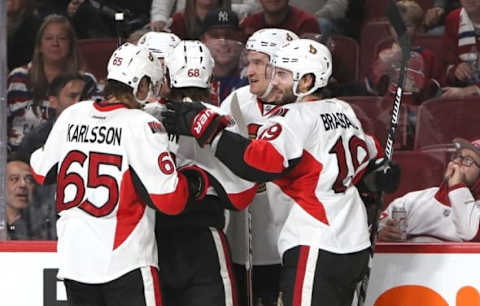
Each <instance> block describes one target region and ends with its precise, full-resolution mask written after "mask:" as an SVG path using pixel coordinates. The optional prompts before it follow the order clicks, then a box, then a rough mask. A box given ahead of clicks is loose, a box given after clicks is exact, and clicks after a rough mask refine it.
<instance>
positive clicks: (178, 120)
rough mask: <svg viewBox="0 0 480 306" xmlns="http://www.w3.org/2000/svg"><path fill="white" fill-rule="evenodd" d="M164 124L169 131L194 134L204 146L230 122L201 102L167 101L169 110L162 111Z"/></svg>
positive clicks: (188, 134) (227, 118)
mask: <svg viewBox="0 0 480 306" xmlns="http://www.w3.org/2000/svg"><path fill="white" fill-rule="evenodd" d="M162 115H163V116H164V119H163V121H162V122H163V124H164V125H165V128H166V129H167V132H168V133H171V134H176V135H187V136H193V137H195V139H196V140H197V142H198V144H199V145H200V146H201V147H203V146H205V145H206V144H210V143H211V142H212V140H213V138H215V136H216V135H217V134H218V133H219V132H221V131H222V130H223V129H224V128H225V127H227V126H228V124H229V123H230V118H229V117H227V116H222V115H220V114H218V113H216V112H214V111H213V110H211V109H208V108H206V107H205V106H203V105H202V104H201V103H199V102H171V101H168V102H167V111H166V112H164V113H162Z"/></svg>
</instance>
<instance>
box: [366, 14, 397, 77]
mask: <svg viewBox="0 0 480 306" xmlns="http://www.w3.org/2000/svg"><path fill="white" fill-rule="evenodd" d="M390 36H391V34H390V29H389V26H388V21H387V20H386V19H382V20H374V21H369V22H367V23H366V24H365V25H363V27H362V31H361V33H360V79H363V78H364V77H365V75H366V74H367V71H368V69H369V67H370V66H371V65H372V63H373V61H374V60H375V58H376V56H377V52H376V50H375V46H376V45H377V43H378V42H379V41H381V40H383V39H385V38H387V37H390Z"/></svg>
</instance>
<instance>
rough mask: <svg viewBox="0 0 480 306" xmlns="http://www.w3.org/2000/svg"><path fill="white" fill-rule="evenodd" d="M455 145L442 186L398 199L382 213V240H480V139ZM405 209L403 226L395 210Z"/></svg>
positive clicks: (454, 141)
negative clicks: (393, 215) (400, 225)
mask: <svg viewBox="0 0 480 306" xmlns="http://www.w3.org/2000/svg"><path fill="white" fill-rule="evenodd" d="M453 144H454V145H455V147H456V150H455V152H454V153H453V154H452V156H451V160H450V162H449V163H448V165H447V168H446V169H445V175H444V179H443V182H442V183H441V184H440V186H439V187H432V188H427V189H423V190H418V191H413V192H409V193H407V194H406V195H404V196H402V197H400V198H398V199H395V200H394V201H393V202H392V203H390V205H388V207H387V209H385V211H384V212H383V213H382V214H381V216H380V222H379V232H378V239H379V240H382V241H402V240H405V239H406V240H408V241H422V242H425V241H428V242H439V241H479V240H480V227H479V225H480V139H477V140H475V141H472V142H469V141H467V140H464V139H461V138H455V139H454V140H453ZM395 208H397V209H402V210H404V211H405V218H406V220H405V221H406V222H405V225H404V229H401V228H400V227H399V224H398V221H397V220H393V219H392V211H393V210H394V209H395Z"/></svg>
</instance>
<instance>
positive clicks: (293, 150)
mask: <svg viewBox="0 0 480 306" xmlns="http://www.w3.org/2000/svg"><path fill="white" fill-rule="evenodd" d="M302 152H303V146H302V142H301V137H299V136H298V135H296V134H295V133H293V132H292V131H291V129H290V128H289V127H288V125H287V124H286V123H285V122H284V121H283V120H272V121H271V122H270V124H267V125H265V126H264V127H262V128H261V129H260V130H259V137H258V139H253V140H249V139H247V138H245V137H243V136H241V135H239V134H237V133H233V132H230V131H224V132H223V133H222V135H221V136H220V139H219V141H218V143H217V144H216V151H215V155H216V156H217V157H218V158H219V159H220V160H221V161H222V162H223V163H224V164H225V165H227V167H228V168H230V169H231V170H232V171H233V172H234V173H235V174H237V175H238V176H240V177H242V178H244V179H246V180H250V181H255V182H268V181H272V180H274V179H276V178H279V177H280V176H282V175H283V174H284V173H286V172H288V171H289V170H290V169H291V168H293V167H294V166H295V165H296V164H297V163H298V162H299V160H300V159H301V157H302Z"/></svg>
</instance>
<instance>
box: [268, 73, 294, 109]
mask: <svg viewBox="0 0 480 306" xmlns="http://www.w3.org/2000/svg"><path fill="white" fill-rule="evenodd" d="M271 83H272V91H271V94H270V95H273V96H275V97H276V98H275V100H274V103H276V104H286V103H292V102H295V100H296V96H295V95H294V94H293V74H292V72H291V71H289V70H286V69H283V68H278V67H275V71H274V72H273V75H272V80H271Z"/></svg>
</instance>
